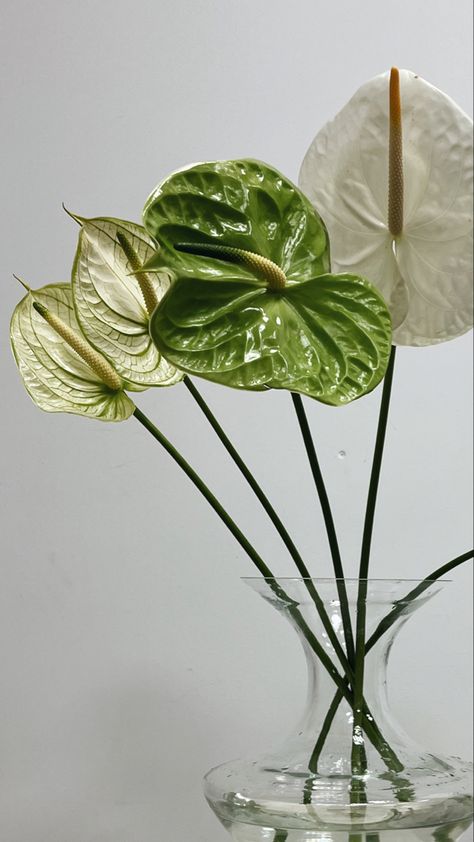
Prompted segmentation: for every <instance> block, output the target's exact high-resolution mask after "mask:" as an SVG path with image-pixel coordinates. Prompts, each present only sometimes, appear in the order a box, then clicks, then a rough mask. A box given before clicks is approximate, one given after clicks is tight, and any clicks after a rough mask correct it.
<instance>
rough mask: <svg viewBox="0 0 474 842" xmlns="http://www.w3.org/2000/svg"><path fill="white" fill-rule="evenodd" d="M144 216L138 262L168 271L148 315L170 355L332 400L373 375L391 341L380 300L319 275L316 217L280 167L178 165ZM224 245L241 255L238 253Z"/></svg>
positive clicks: (324, 254)
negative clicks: (151, 248) (272, 267)
mask: <svg viewBox="0 0 474 842" xmlns="http://www.w3.org/2000/svg"><path fill="white" fill-rule="evenodd" d="M144 222H145V227H146V228H147V230H148V231H149V232H150V234H151V235H152V236H153V237H154V238H155V239H156V240H157V242H158V244H159V250H158V251H157V253H156V254H155V256H154V257H153V258H152V260H151V261H149V262H148V264H147V268H149V269H151V268H154V269H155V270H156V269H158V268H161V269H166V270H167V271H169V272H170V273H171V275H172V277H173V279H174V282H173V284H172V286H171V287H170V289H169V290H168V291H167V293H166V294H165V296H164V297H163V299H162V301H161V302H160V304H159V305H158V307H157V308H156V310H155V311H154V313H153V316H152V319H151V322H150V333H151V336H152V338H153V341H154V342H155V344H156V345H157V347H158V349H159V350H160V351H161V353H162V354H163V356H164V357H165V358H166V359H168V360H169V361H170V362H171V363H172V364H174V365H175V366H177V367H178V368H180V369H183V370H184V371H187V372H190V373H193V374H197V375H199V376H201V377H204V378H206V379H208V380H213V381H216V382H219V383H223V384H225V385H227V386H232V387H235V388H240V389H251V390H254V389H265V388H280V389H290V390H292V391H296V392H301V393H303V394H306V395H309V396H311V397H314V398H317V399H318V400H320V401H322V402H324V403H328V404H332V405H336V406H337V405H341V404H345V403H348V402H349V401H352V400H354V399H356V398H359V397H361V396H362V395H363V394H365V393H366V392H369V391H370V390H371V389H373V388H374V387H375V386H376V385H377V384H378V383H379V382H380V380H381V379H382V377H383V375H384V373H385V370H386V367H387V363H388V358H389V354H390V345H391V320H390V315H389V313H388V310H387V307H386V305H385V302H384V300H383V298H382V296H381V295H380V293H378V292H377V291H376V290H375V289H374V287H372V285H371V284H370V283H369V282H368V281H366V280H365V279H363V278H360V277H358V276H356V275H351V274H344V275H331V274H328V270H329V243H328V239H327V234H326V229H325V227H324V224H323V222H322V220H321V219H320V217H319V216H318V214H317V213H316V212H315V211H314V209H313V208H312V206H311V204H310V202H309V201H308V200H307V199H306V197H305V196H304V195H303V194H302V193H301V192H300V191H299V190H298V189H297V188H296V187H295V186H294V185H293V184H291V182H289V181H288V180H287V179H285V178H284V177H283V176H282V175H281V174H280V173H279V172H277V171H276V170H274V169H272V168H271V167H268V166H267V165H266V164H262V163H260V162H258V161H224V162H213V163H209V164H198V165H197V166H195V167H191V168H188V169H186V170H182V171H179V172H177V173H175V174H173V175H171V176H170V178H169V179H167V180H166V181H165V182H163V183H162V184H161V185H159V186H158V188H157V189H156V190H155V192H154V193H153V194H152V196H151V197H150V199H149V200H148V202H147V204H146V206H145V211H144ZM183 246H184V248H183ZM209 246H212V248H209ZM215 247H221V248H222V253H221V254H220V255H219V254H218V253H217V252H218V249H215ZM193 248H194V250H195V251H194V253H193ZM213 249H214V250H213ZM232 250H243V251H245V252H246V253H247V257H246V258H245V259H244V260H242V262H240V261H237V262H236V260H235V259H234V258H235V257H236V256H235V255H234V256H233V259H230V258H231V256H232V255H231V254H230V252H231V251H232ZM226 252H227V253H226ZM249 254H250V255H252V254H254V255H256V256H259V257H261V258H264V259H266V261H273V263H274V264H276V266H277V267H279V268H280V269H281V271H282V272H283V273H284V277H285V279H286V280H285V283H284V285H283V286H281V285H279V286H278V287H277V286H272V281H271V272H270V274H269V273H268V272H267V271H266V270H265V271H263V272H262V271H259V270H258V261H255V266H252V260H251V258H249ZM244 257H245V256H244Z"/></svg>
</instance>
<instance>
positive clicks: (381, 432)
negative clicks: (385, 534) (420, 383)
mask: <svg viewBox="0 0 474 842" xmlns="http://www.w3.org/2000/svg"><path fill="white" fill-rule="evenodd" d="M395 356H396V348H395V345H392V350H391V353H390V360H389V363H388V367H387V373H386V375H385V379H384V384H383V391H382V400H381V404H380V415H379V422H378V428H377V438H376V441H375V450H374V458H373V463H372V471H371V475H370V483H369V493H368V498H367V508H366V513H365V522H364V532H363V536H362V549H361V558H360V568H359V593H358V597H357V623H356V658H355V684H354V740H353V746H352V760H353V772H354V771H355V772H356V773H358V774H363V771H364V769H363V765H364V764H363V758H362V753H361V746H363V728H362V725H363V716H364V713H363V706H362V702H363V698H364V677H365V676H364V674H365V632H366V622H367V591H368V581H367V579H368V575H369V564H370V551H371V546H372V535H373V528H374V519H375V507H376V504H377V493H378V487H379V481H380V471H381V468H382V459H383V451H384V444H385V436H386V432H387V423H388V414H389V409H390V397H391V394H392V384H393V373H394V368H395Z"/></svg>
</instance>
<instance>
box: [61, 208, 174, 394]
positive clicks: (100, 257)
mask: <svg viewBox="0 0 474 842" xmlns="http://www.w3.org/2000/svg"><path fill="white" fill-rule="evenodd" d="M74 219H76V221H77V222H79V224H80V225H81V231H80V234H79V242H78V247H77V251H76V256H75V260H74V266H73V270H72V289H73V295H74V304H75V307H76V313H77V319H78V322H79V324H80V326H81V329H82V331H83V333H84V335H85V336H86V337H87V339H88V341H89V342H90V343H91V344H92V345H93V346H94V347H95V348H97V350H99V351H100V352H101V354H103V355H104V356H105V357H106V358H107V359H108V360H109V361H110V362H111V363H112V364H113V366H114V368H115V369H116V371H117V372H118V373H119V374H120V376H121V377H122V378H123V379H124V381H125V383H126V387H127V389H130V390H131V391H139V390H141V389H146V388H148V387H150V386H171V385H173V384H174V383H177V382H178V381H179V380H181V379H182V377H183V373H182V372H180V371H178V370H177V369H176V368H175V366H173V365H171V364H170V363H169V362H168V361H167V360H166V359H165V358H164V357H163V356H162V355H161V354H160V352H159V350H158V348H157V347H156V345H154V344H153V342H152V340H151V338H150V334H149V331H148V326H149V320H150V313H152V312H153V310H154V308H155V307H156V305H157V304H158V301H159V300H160V299H161V298H162V297H163V295H164V293H165V292H166V290H167V289H168V287H169V283H170V279H169V276H168V275H167V274H166V273H164V272H158V273H153V274H146V273H140V274H138V275H134V274H133V273H134V272H137V271H138V270H141V268H142V266H143V264H144V263H146V262H147V260H149V259H150V258H151V257H152V256H153V255H154V253H155V251H156V245H155V244H154V243H153V241H152V239H151V237H150V236H149V235H148V234H147V232H146V231H145V229H144V228H142V226H140V225H136V224H135V223H133V222H127V221H125V220H122V219H106V218H97V219H83V218H81V217H78V216H74Z"/></svg>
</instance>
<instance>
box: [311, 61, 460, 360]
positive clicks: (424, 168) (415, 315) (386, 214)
mask: <svg viewBox="0 0 474 842" xmlns="http://www.w3.org/2000/svg"><path fill="white" fill-rule="evenodd" d="M300 186H301V188H302V190H303V191H304V192H305V193H306V194H307V195H308V196H309V198H310V199H311V200H312V201H313V203H314V205H315V207H316V208H317V210H318V212H319V213H320V214H321V216H322V217H323V219H324V220H325V222H326V225H327V227H328V231H329V236H330V242H331V251H332V268H333V271H335V272H347V271H350V272H356V273H357V274H359V275H362V276H365V277H366V278H367V279H368V280H370V281H371V282H372V283H373V284H374V285H375V286H378V288H379V289H380V291H381V292H382V294H383V295H384V297H385V299H386V300H387V302H388V304H389V307H390V310H391V314H392V319H393V326H394V334H393V341H394V343H395V344H397V345H432V344H436V343H438V342H444V341H446V340H448V339H453V338H454V337H456V336H460V335H461V334H462V333H465V332H466V331H467V330H469V328H470V327H471V326H472V219H473V207H472V201H473V167H472V120H470V119H469V117H468V116H467V115H466V114H464V112H463V111H462V110H461V109H460V108H459V107H458V106H457V105H456V104H455V103H454V102H453V101H452V100H451V99H450V98H449V97H448V96H446V95H445V94H443V93H442V92H441V91H439V90H437V89H436V88H435V87H433V86H432V85H430V84H429V83H428V82H425V81H424V80H423V79H421V78H420V77H419V76H417V75H415V74H414V73H411V72H410V71H408V70H400V71H398V70H396V69H393V70H392V73H391V74H388V73H385V74H383V75H381V76H377V77H376V78H375V79H372V80H371V81H370V82H367V83H366V84H365V85H363V87H362V88H360V90H359V91H357V93H356V94H355V95H354V96H353V97H352V99H351V100H350V101H349V102H348V103H347V105H346V106H345V107H344V108H343V109H342V111H340V113H339V114H338V115H337V116H336V117H335V119H334V120H332V121H331V122H329V123H328V124H327V125H326V126H324V128H323V129H322V130H321V131H320V132H319V133H318V134H317V135H316V137H315V139H314V141H313V143H312V144H311V146H310V148H309V150H308V152H307V154H306V156H305V159H304V161H303V165H302V168H301V173H300ZM389 197H390V198H389Z"/></svg>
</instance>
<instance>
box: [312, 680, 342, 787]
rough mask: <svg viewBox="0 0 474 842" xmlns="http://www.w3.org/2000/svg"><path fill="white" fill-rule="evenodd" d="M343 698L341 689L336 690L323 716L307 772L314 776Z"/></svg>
mask: <svg viewBox="0 0 474 842" xmlns="http://www.w3.org/2000/svg"><path fill="white" fill-rule="evenodd" d="M343 698H344V693H343V692H342V690H341V689H339V688H338V690H337V692H336V695H335V696H334V699H333V700H332V702H331V705H330V707H329V710H328V712H327V714H326V716H325V719H324V722H323V725H322V728H321V731H320V733H319V737H318V740H317V743H316V745H315V747H314V751H313V753H312V755H311V759H310V761H309V766H308V768H309V771H310V772H312V773H313V774H314V775H317V774H318V763H319V758H320V757H321V752H322V750H323V748H324V745H325V743H326V740H327V737H328V734H329V731H330V730H331V727H332V723H333V722H334V719H335V716H336V713H337V711H338V710H339V705H340V704H341V702H342V700H343Z"/></svg>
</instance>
